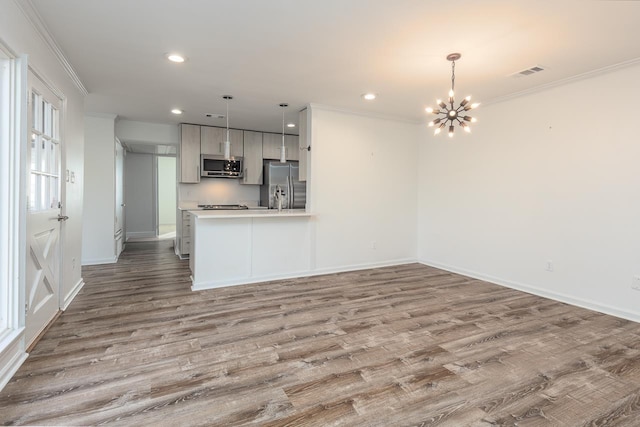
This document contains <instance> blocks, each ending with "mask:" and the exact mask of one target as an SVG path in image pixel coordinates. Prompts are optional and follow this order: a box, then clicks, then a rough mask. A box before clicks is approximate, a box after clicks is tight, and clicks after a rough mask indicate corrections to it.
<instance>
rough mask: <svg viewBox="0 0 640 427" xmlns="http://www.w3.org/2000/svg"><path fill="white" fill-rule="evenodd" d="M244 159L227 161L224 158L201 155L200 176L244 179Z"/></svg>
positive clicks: (233, 158)
mask: <svg viewBox="0 0 640 427" xmlns="http://www.w3.org/2000/svg"><path fill="white" fill-rule="evenodd" d="M243 171H244V169H242V157H232V158H230V159H227V160H225V158H224V156H217V155H212V154H201V155H200V175H202V176H203V177H209V178H242V176H243V174H242V173H243Z"/></svg>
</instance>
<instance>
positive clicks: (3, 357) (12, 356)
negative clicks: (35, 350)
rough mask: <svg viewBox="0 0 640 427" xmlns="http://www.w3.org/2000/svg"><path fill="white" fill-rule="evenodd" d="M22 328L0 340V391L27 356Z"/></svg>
mask: <svg viewBox="0 0 640 427" xmlns="http://www.w3.org/2000/svg"><path fill="white" fill-rule="evenodd" d="M24 350H25V343H24V328H20V329H19V330H17V331H13V332H12V333H11V334H8V335H7V336H5V337H4V338H3V339H2V340H0V390H2V389H3V388H4V386H5V385H7V383H8V382H9V381H10V380H11V378H12V377H13V376H14V375H15V373H16V372H17V371H18V369H20V366H22V364H23V363H24V361H25V360H27V357H28V356H29V354H28V353H26V352H25V351H24Z"/></svg>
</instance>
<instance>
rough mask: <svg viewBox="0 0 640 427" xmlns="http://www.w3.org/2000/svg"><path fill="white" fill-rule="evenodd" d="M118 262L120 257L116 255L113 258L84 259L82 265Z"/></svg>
mask: <svg viewBox="0 0 640 427" xmlns="http://www.w3.org/2000/svg"><path fill="white" fill-rule="evenodd" d="M116 262H118V258H116V257H115V256H114V257H112V258H96V259H89V260H82V265H83V266H84V265H100V264H115V263H116Z"/></svg>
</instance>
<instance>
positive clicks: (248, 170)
mask: <svg viewBox="0 0 640 427" xmlns="http://www.w3.org/2000/svg"><path fill="white" fill-rule="evenodd" d="M262 135H263V134H262V132H253V131H248V130H245V131H244V136H243V137H244V153H243V157H244V177H243V178H242V181H241V183H242V184H254V185H260V184H262V160H263V157H262Z"/></svg>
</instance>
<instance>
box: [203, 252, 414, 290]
mask: <svg viewBox="0 0 640 427" xmlns="http://www.w3.org/2000/svg"><path fill="white" fill-rule="evenodd" d="M416 262H418V261H417V260H416V259H414V258H403V259H397V260H391V261H383V262H370V263H363V264H353V265H347V266H343V267H329V268H322V269H319V270H305V271H298V272H294V273H287V274H273V275H266V276H257V277H251V278H245V279H242V278H240V279H236V280H214V281H210V282H200V283H194V284H192V286H191V290H192V291H203V290H206V289H216V288H225V287H227V286H238V285H248V284H252V283H261V282H270V281H274V280H284V279H296V278H300V277H312V276H321V275H325V274H334V273H347V272H349V271H359V270H368V269H371V268H381V267H391V266H394V265H404V264H413V263H416ZM191 280H192V281H193V276H191Z"/></svg>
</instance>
